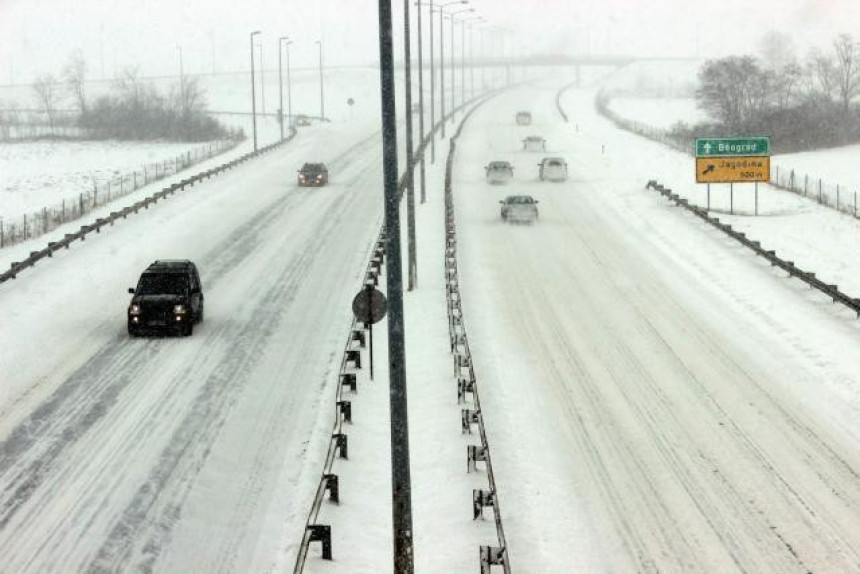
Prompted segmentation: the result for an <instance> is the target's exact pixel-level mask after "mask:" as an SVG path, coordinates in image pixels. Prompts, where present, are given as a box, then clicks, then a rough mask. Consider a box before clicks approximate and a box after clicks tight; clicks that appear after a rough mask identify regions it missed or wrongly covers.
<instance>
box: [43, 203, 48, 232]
mask: <svg viewBox="0 0 860 574" xmlns="http://www.w3.org/2000/svg"><path fill="white" fill-rule="evenodd" d="M47 232H48V208H47V207H43V208H42V233H47Z"/></svg>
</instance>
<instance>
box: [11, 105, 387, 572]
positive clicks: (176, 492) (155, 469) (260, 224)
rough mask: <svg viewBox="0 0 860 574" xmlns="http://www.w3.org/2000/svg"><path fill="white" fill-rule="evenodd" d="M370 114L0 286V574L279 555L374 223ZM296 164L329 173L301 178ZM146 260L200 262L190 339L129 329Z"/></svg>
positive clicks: (248, 566)
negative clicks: (315, 164) (202, 298)
mask: <svg viewBox="0 0 860 574" xmlns="http://www.w3.org/2000/svg"><path fill="white" fill-rule="evenodd" d="M370 126H372V122H370V123H368V122H362V123H361V124H356V125H354V126H352V129H344V127H343V126H340V127H334V126H328V125H327V126H318V127H314V128H310V129H306V130H304V131H303V133H302V135H300V136H299V137H298V138H297V139H296V140H295V141H294V142H292V143H290V144H289V145H287V146H286V147H284V148H281V149H279V150H277V151H275V152H272V153H271V154H269V155H266V156H264V157H261V158H260V159H257V160H254V161H252V162H250V163H248V164H246V165H245V166H243V167H240V168H237V169H235V170H232V171H230V172H229V173H225V174H224V175H222V176H221V177H219V178H217V179H214V180H212V181H211V182H206V183H204V184H201V185H199V186H197V187H195V188H194V189H193V190H189V191H188V192H186V193H183V194H180V195H178V196H176V197H175V198H173V199H171V200H170V201H167V202H164V203H160V204H158V205H157V206H155V207H153V208H151V210H150V212H148V213H146V214H143V215H139V216H138V217H137V219H136V220H131V219H130V220H129V221H128V222H123V223H121V224H119V225H117V226H116V227H114V228H112V229H110V230H108V231H106V232H105V233H103V234H101V235H99V236H96V237H93V238H92V240H90V239H88V240H87V242H86V245H81V246H79V247H76V248H74V249H72V250H70V251H69V252H68V253H63V254H60V255H59V256H57V257H55V259H54V260H53V261H50V262H48V263H46V264H44V265H41V266H37V267H36V268H34V269H33V270H32V271H31V272H28V273H26V274H22V275H21V276H20V277H19V278H18V279H16V280H15V282H13V283H12V284H9V285H4V289H3V292H2V294H0V316H2V317H3V331H2V336H0V337H2V341H0V345H2V346H0V348H2V361H0V372H2V373H3V389H2V392H0V485H2V491H0V547H2V548H3V559H2V563H3V565H2V567H0V570H3V571H7V572H44V571H61V570H62V571H87V570H89V571H105V570H110V571H118V570H132V569H133V570H158V571H173V572H189V571H200V572H202V571H223V570H229V571H260V570H263V569H276V570H278V569H282V568H285V567H286V566H285V563H286V562H288V561H289V559H290V558H291V557H288V556H286V555H285V551H284V548H285V546H286V542H285V541H287V540H292V539H293V538H295V537H296V536H297V533H301V530H302V527H303V523H304V519H305V513H306V510H307V507H306V504H307V502H308V501H309V499H310V496H311V493H312V491H313V488H314V486H315V483H316V479H317V472H318V469H319V467H320V464H321V463H320V460H321V456H322V447H323V446H324V441H323V440H322V438H321V437H322V436H324V432H325V428H326V425H328V424H330V421H328V420H327V418H326V416H324V415H323V414H321V413H322V412H324V413H325V414H326V415H327V414H328V410H327V409H325V407H328V402H327V399H328V398H329V396H330V393H329V392H328V391H329V386H330V385H331V384H333V378H332V376H331V371H332V370H334V369H337V361H338V358H337V356H336V351H337V349H338V347H339V345H340V344H341V343H342V336H343V329H344V328H345V325H348V321H349V307H348V305H347V304H346V303H345V302H347V301H348V300H349V298H350V296H351V295H352V290H353V289H354V288H355V286H356V285H357V284H358V283H359V281H360V277H361V275H362V273H363V270H364V265H365V261H366V256H367V253H368V251H369V249H370V245H371V242H372V240H373V239H374V238H375V236H376V234H377V233H378V230H379V224H380V218H381V209H380V206H381V197H380V195H379V188H380V185H381V184H380V182H381V165H380V164H381V161H380V157H381V146H380V143H379V138H378V137H377V136H374V135H372V134H373V129H372V128H371V127H370ZM304 161H325V162H327V163H328V165H329V169H330V170H331V172H332V184H331V185H330V186H328V187H326V188H322V189H314V188H298V187H296V184H295V173H296V169H298V167H299V166H300V165H301V163H302V162H304ZM157 258H190V259H193V260H195V261H196V262H197V264H198V266H199V267H200V269H201V274H202V280H203V285H204V290H205V294H206V301H207V305H206V318H205V320H204V322H203V323H202V324H200V325H199V326H198V328H197V329H196V330H195V333H194V335H193V337H191V338H186V339H182V338H166V339H151V340H148V339H129V338H128V336H127V335H126V333H125V307H126V305H127V303H128V297H129V296H128V295H127V293H126V288H127V287H129V286H133V285H134V284H135V282H136V280H137V276H138V275H139V273H140V272H141V271H142V270H143V269H144V268H145V267H146V265H148V264H149V263H150V262H151V261H152V260H154V259H157ZM321 409H323V410H321Z"/></svg>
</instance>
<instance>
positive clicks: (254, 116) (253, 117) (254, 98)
mask: <svg viewBox="0 0 860 574" xmlns="http://www.w3.org/2000/svg"><path fill="white" fill-rule="evenodd" d="M259 33H260V31H259V30H256V31H254V32H251V122H252V123H253V125H254V151H257V94H256V88H255V87H254V36H256V35H257V34H259Z"/></svg>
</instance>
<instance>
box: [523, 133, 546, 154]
mask: <svg viewBox="0 0 860 574" xmlns="http://www.w3.org/2000/svg"><path fill="white" fill-rule="evenodd" d="M523 151H546V140H545V139H543V138H542V137H540V136H529V137H527V138H526V139H524V140H523Z"/></svg>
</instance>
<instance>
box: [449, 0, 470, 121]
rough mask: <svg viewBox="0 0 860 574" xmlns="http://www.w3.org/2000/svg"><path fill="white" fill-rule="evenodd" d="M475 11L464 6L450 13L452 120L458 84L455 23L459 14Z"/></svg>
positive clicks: (455, 106) (455, 108) (452, 118)
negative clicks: (456, 83)
mask: <svg viewBox="0 0 860 574" xmlns="http://www.w3.org/2000/svg"><path fill="white" fill-rule="evenodd" d="M474 11H475V9H474V8H463V9H462V10H456V11H454V12H451V14H450V15H449V18H450V19H451V121H453V120H454V114H455V113H456V110H457V100H456V97H457V86H456V85H455V82H456V77H457V70H456V69H455V64H454V55H455V53H456V52H455V50H454V35H455V34H454V24H456V23H457V15H458V14H467V13H470V12H474ZM461 26H462V24H461Z"/></svg>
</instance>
